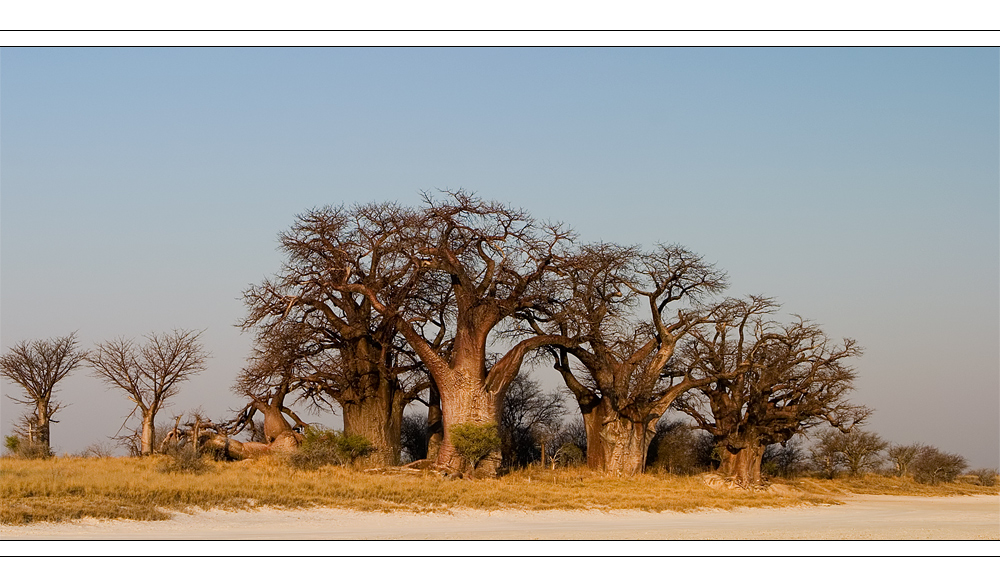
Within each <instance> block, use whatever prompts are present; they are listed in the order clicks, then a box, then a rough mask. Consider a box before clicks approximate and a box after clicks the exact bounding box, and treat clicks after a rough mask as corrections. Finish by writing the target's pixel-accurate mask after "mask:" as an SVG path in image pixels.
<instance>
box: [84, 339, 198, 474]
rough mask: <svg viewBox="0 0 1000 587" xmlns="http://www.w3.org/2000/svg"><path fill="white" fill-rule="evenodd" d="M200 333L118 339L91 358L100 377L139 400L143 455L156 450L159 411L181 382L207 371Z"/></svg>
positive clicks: (129, 397) (137, 407)
mask: <svg viewBox="0 0 1000 587" xmlns="http://www.w3.org/2000/svg"><path fill="white" fill-rule="evenodd" d="M200 336H201V332H198V331H193V330H174V331H173V332H169V333H153V334H149V335H147V336H146V337H145V343H142V344H137V343H136V342H135V341H133V340H129V339H126V338H117V339H113V340H109V341H106V342H103V343H101V344H98V345H97V346H96V347H95V349H94V351H93V352H92V353H91V354H90V355H89V356H88V357H87V362H88V363H89V364H90V366H91V368H93V370H94V375H95V376H96V377H97V378H99V379H101V380H102V381H104V382H105V383H107V384H109V385H110V386H112V387H116V388H118V389H120V390H122V391H123V392H125V396H126V397H127V398H128V399H129V400H131V401H132V402H133V403H135V409H133V411H132V413H133V414H134V413H135V412H136V411H137V410H138V412H139V415H140V417H141V420H142V439H141V444H140V452H141V454H142V455H149V454H152V452H153V449H154V446H155V444H154V443H155V441H156V439H155V432H154V430H155V428H154V427H155V419H156V414H157V413H158V412H159V411H160V409H161V408H163V407H164V406H165V405H166V404H167V402H168V400H169V399H170V398H172V397H174V396H175V395H177V393H178V392H179V391H180V384H181V383H183V382H185V381H187V380H188V379H189V378H190V377H191V376H192V375H195V374H197V373H200V372H202V371H204V370H205V362H206V361H207V359H208V356H209V355H208V353H207V352H205V350H204V349H203V348H202V345H201V343H200V342H199V340H198V339H199V337H200ZM130 417H131V415H130ZM126 421H128V420H127V419H126Z"/></svg>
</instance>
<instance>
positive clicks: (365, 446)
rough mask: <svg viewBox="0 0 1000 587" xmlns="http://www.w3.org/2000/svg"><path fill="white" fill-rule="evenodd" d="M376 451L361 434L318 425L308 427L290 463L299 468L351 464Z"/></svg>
mask: <svg viewBox="0 0 1000 587" xmlns="http://www.w3.org/2000/svg"><path fill="white" fill-rule="evenodd" d="M373 452H375V447H374V445H372V443H371V441H369V440H368V439H367V438H365V437H364V436H361V435H360V434H345V433H343V432H337V431H336V430H324V429H322V428H319V427H316V426H310V427H309V428H306V433H305V439H304V440H303V441H302V444H300V445H299V449H298V450H297V451H295V452H294V453H292V455H291V457H290V463H291V464H292V466H293V467H296V468H299V469H317V468H319V467H322V466H324V465H349V464H353V463H354V462H355V461H356V460H358V459H360V458H363V457H366V456H368V455H370V454H371V453H373Z"/></svg>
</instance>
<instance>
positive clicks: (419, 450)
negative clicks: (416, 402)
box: [399, 414, 430, 463]
mask: <svg viewBox="0 0 1000 587" xmlns="http://www.w3.org/2000/svg"><path fill="white" fill-rule="evenodd" d="M429 436H430V435H429V434H428V427H427V418H426V417H424V416H421V415H418V414H406V415H405V416H403V423H402V425H401V426H400V441H399V444H400V445H401V446H402V448H403V451H402V452H403V454H402V455H401V458H400V462H403V463H410V462H413V461H420V460H423V459H426V458H427V440H428V437H429Z"/></svg>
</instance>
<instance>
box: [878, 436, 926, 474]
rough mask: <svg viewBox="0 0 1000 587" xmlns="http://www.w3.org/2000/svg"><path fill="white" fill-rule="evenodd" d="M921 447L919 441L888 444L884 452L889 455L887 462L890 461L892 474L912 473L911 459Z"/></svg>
mask: <svg viewBox="0 0 1000 587" xmlns="http://www.w3.org/2000/svg"><path fill="white" fill-rule="evenodd" d="M922 449H923V445H922V444H919V443H914V444H891V445H889V448H888V449H887V450H886V454H887V456H888V457H889V462H891V463H892V466H893V474H894V475H896V476H897V477H903V476H905V475H910V474H912V473H913V471H912V466H913V461H914V460H915V459H916V458H917V455H919V454H920V451H921V450H922Z"/></svg>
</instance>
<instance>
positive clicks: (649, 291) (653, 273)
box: [519, 244, 726, 475]
mask: <svg viewBox="0 0 1000 587" xmlns="http://www.w3.org/2000/svg"><path fill="white" fill-rule="evenodd" d="M560 271H561V274H562V276H563V284H564V288H565V290H566V293H565V294H564V296H563V297H564V302H563V304H562V308H563V310H562V311H561V313H559V314H557V315H546V314H545V313H544V312H540V311H537V310H530V311H525V312H521V313H520V314H519V316H520V317H521V318H522V319H523V320H524V322H525V323H526V324H528V325H530V327H531V328H532V330H533V331H534V332H536V333H539V334H541V333H557V334H560V335H561V336H562V337H563V339H564V340H570V341H573V343H572V344H553V345H550V346H549V347H548V349H549V352H550V353H551V356H552V357H553V358H554V359H555V368H556V370H558V371H559V373H560V374H561V375H562V377H563V380H564V381H565V383H566V386H567V387H568V388H569V390H570V391H571V392H572V393H573V395H574V396H575V398H576V400H577V403H578V404H579V406H580V411H581V412H582V413H583V418H584V422H585V425H586V430H587V463H588V465H589V466H590V467H591V468H593V469H598V470H603V471H607V472H611V473H615V474H623V475H634V474H637V473H640V472H642V470H643V468H644V466H645V462H646V453H647V451H648V448H649V443H650V441H651V440H652V438H653V435H654V434H655V426H656V422H657V420H659V418H660V416H661V415H662V414H663V413H664V412H665V411H666V410H667V408H668V407H670V404H671V403H672V402H673V401H674V399H675V398H677V397H678V396H679V395H680V394H682V393H683V392H685V391H687V390H688V389H691V388H692V387H694V386H696V385H700V384H703V383H705V382H706V381H708V379H705V378H702V379H699V378H697V377H690V376H687V375H686V374H685V373H681V372H674V371H672V368H671V363H670V361H671V358H672V357H673V356H674V351H675V349H676V348H677V344H678V342H679V341H680V340H682V338H683V337H684V336H685V335H686V334H687V333H688V332H689V331H690V330H691V329H692V328H694V327H696V326H697V325H699V324H702V323H704V322H706V321H708V320H711V319H712V315H713V311H714V309H713V308H711V307H702V306H698V305H696V304H693V303H696V302H699V301H701V300H702V298H704V297H705V296H707V295H710V294H714V293H717V292H719V291H721V290H722V289H723V288H724V287H725V285H726V280H725V275H724V274H723V273H722V272H721V271H719V270H717V269H715V268H714V267H713V266H712V265H710V264H708V263H706V262H705V261H704V260H703V259H702V258H701V257H699V256H697V255H695V254H693V253H691V252H690V251H688V250H686V249H684V248H682V247H680V246H676V245H669V246H668V245H659V246H657V248H655V249H654V250H653V251H649V252H644V251H641V250H639V249H637V248H634V247H622V246H619V245H613V244H599V245H591V246H585V247H582V248H581V249H580V250H579V251H578V253H577V254H576V255H574V256H573V257H572V258H571V259H568V260H567V261H566V262H564V263H563V264H561V265H560ZM680 304H687V305H686V306H684V307H682V308H680V309H677V308H676V306H677V305H680Z"/></svg>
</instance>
